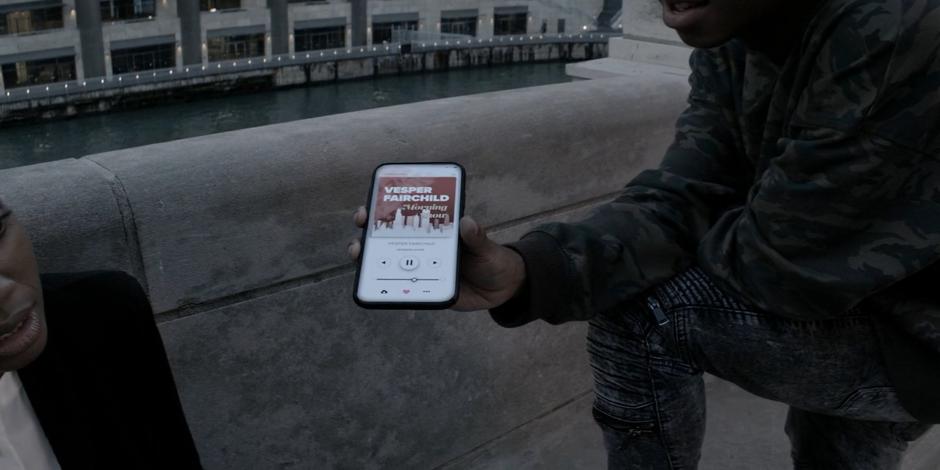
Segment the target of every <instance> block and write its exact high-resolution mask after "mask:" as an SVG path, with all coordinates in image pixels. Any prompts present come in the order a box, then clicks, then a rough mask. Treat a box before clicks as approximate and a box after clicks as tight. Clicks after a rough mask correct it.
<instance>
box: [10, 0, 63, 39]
mask: <svg viewBox="0 0 940 470" xmlns="http://www.w3.org/2000/svg"><path fill="white" fill-rule="evenodd" d="M61 27H62V7H61V6H56V7H48V8H36V9H33V10H22V11H8V12H6V13H0V34H19V33H31V32H34V31H43V30H46V29H58V28H61Z"/></svg>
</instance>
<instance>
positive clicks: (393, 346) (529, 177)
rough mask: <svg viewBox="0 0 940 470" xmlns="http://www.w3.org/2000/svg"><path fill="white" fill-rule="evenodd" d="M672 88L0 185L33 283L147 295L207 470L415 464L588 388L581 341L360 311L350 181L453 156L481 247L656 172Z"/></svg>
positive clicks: (543, 91) (494, 107)
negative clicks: (24, 240)
mask: <svg viewBox="0 0 940 470" xmlns="http://www.w3.org/2000/svg"><path fill="white" fill-rule="evenodd" d="M686 90H687V84H686V81H685V79H684V78H682V77H676V76H672V75H663V76H661V77H658V78H657V79H655V80H650V79H637V78H622V79H613V80H596V81H582V82H574V83H568V84H562V85H552V86H545V87H536V88H528V89H522V90H514V91H508V92H498V93H490V94H481V95H472V96H464V97H458V98H450V99H444V100H437V101H428V102H423V103H418V104H410V105H405V106H395V107H388V108H382V109H374V110H368V111H362V112H355V113H348V114H341V115H335V116H329V117H323V118H317V119H311V120H304V121H296V122H291V123H287V124H279V125H274V126H267V127H260V128H253V129H245V130H241V131H236V132H229V133H224V134H216V135H210V136H205V137H200V138H194V139H187V140H180V141H174V142H166V143H163V144H158V145H151V146H145V147H139V148H133V149H127V150H121V151H116V152H110V153H104V154H98V155H91V156H88V157H85V158H82V159H78V160H62V161H58V162H53V163H47V164H42V165H35V166H29V167H23V168H17V169H11V170H5V171H2V172H0V193H2V194H0V195H2V197H3V198H5V200H6V201H7V202H9V203H10V205H11V206H12V207H13V208H14V209H15V210H16V212H17V213H18V214H19V217H20V218H21V220H22V221H23V222H24V223H25V225H26V227H27V228H28V230H29V232H30V233H31V234H32V237H33V239H34V243H35V246H36V251H37V254H38V256H39V261H40V265H41V268H42V270H43V271H70V270H78V269H103V268H109V269H121V270H125V271H128V272H131V273H132V274H134V275H135V276H136V277H137V278H138V279H139V280H140V281H141V282H142V283H143V284H144V285H145V286H146V288H147V290H148V292H149V295H150V299H151V303H152V305H153V307H154V310H155V312H156V315H157V320H158V322H159V324H160V330H161V332H162V334H163V337H164V341H165V343H166V346H167V351H168V355H169V357H170V361H171V364H172V366H173V369H174V372H175V374H176V377H177V380H178V385H179V391H180V395H181V398H182V401H183V405H184V408H185V410H186V413H187V416H188V419H189V421H190V424H191V427H192V430H193V432H194V435H195V438H196V441H197V443H198V446H199V449H200V452H201V454H202V457H203V461H204V463H205V465H206V467H207V468H209V469H226V470H229V469H246V470H247V469H251V470H254V469H267V468H318V469H320V468H355V469H368V468H390V469H401V468H435V467H438V466H440V465H443V464H446V463H447V462H454V461H455V459H460V458H461V457H462V456H465V455H467V454H468V453H469V452H470V451H471V450H473V449H475V448H478V447H479V446H481V445H484V444H486V443H487V442H491V441H493V440H494V439H496V438H497V437H498V436H502V435H504V434H506V433H507V432H508V431H510V430H512V429H518V428H519V427H520V426H523V427H524V426H526V425H527V423H530V422H533V421H534V420H536V418H538V417H540V416H542V415H544V414H546V413H547V412H549V411H551V410H554V409H556V408H558V407H559V406H562V405H564V404H566V403H569V402H571V401H572V400H574V399H576V398H579V397H583V396H584V394H585V393H586V392H587V391H589V390H590V388H591V383H590V373H589V369H588V366H587V358H586V353H585V352H584V344H583V341H584V325H583V324H578V325H567V326H561V327H549V326H547V325H545V324H541V323H539V324H533V325H529V326H526V327H523V328H520V329H515V330H505V329H501V328H499V327H498V326H496V325H495V324H494V323H493V322H492V321H491V320H490V319H489V316H488V315H487V314H486V313H484V312H476V313H454V312H449V311H435V312H416V311H397V312H391V311H367V310H362V309H359V308H357V307H356V306H355V305H354V304H353V302H352V298H351V297H352V292H351V291H352V283H353V265H352V264H351V263H350V262H349V260H348V259H347V258H346V255H345V247H346V244H347V242H348V240H350V239H351V238H353V237H354V236H355V235H356V233H357V231H356V230H355V229H354V228H353V227H352V226H351V217H350V216H351V213H352V210H353V209H354V208H355V207H356V206H358V205H360V204H363V203H364V202H365V197H366V191H367V187H368V184H369V178H370V173H371V170H372V169H373V168H374V167H375V166H376V165H377V164H379V163H380V162H385V161H416V160H417V161H435V160H453V161H457V162H460V163H462V164H463V165H464V166H465V167H466V169H467V171H468V175H469V178H468V182H467V197H468V199H467V201H468V209H467V212H468V213H469V214H472V215H474V216H475V217H476V218H477V219H478V220H480V221H482V222H483V223H484V224H486V225H488V226H490V227H491V231H492V233H493V234H494V235H495V237H496V238H497V239H498V240H501V241H508V240H511V239H514V238H516V237H518V236H519V235H520V234H521V233H523V232H524V231H525V230H527V229H528V228H531V227H532V226H533V225H535V224H537V223H541V222H544V221H546V220H550V219H572V218H577V217H580V216H581V215H583V214H584V213H585V212H586V211H587V210H588V209H589V208H590V207H592V206H593V205H595V204H596V203H598V202H599V201H603V200H605V199H607V198H609V197H610V196H611V195H613V194H615V193H616V192H617V191H618V188H620V187H621V186H622V185H623V184H624V183H625V182H626V181H628V180H629V179H630V178H631V177H632V176H633V175H634V174H636V173H637V172H639V171H640V170H642V169H644V168H646V167H649V166H651V165H653V164H655V162H656V161H658V159H659V157H660V156H661V154H662V151H663V149H664V148H665V146H666V145H667V143H668V141H669V139H670V138H671V135H672V124H673V120H674V118H675V116H676V115H677V114H678V113H679V111H680V109H681V107H682V106H683V101H684V100H683V97H684V95H685V94H686Z"/></svg>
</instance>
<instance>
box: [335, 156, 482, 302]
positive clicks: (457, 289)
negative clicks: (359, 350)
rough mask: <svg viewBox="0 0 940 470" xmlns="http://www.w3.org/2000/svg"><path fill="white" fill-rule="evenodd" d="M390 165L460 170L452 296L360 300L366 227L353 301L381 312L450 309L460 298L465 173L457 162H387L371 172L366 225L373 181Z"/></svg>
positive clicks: (363, 229) (357, 261) (360, 238)
mask: <svg viewBox="0 0 940 470" xmlns="http://www.w3.org/2000/svg"><path fill="white" fill-rule="evenodd" d="M392 165H422V166H425V165H453V166H456V167H457V168H458V169H459V170H460V190H459V191H458V196H457V197H458V198H459V204H460V210H459V214H458V216H457V229H458V233H457V257H456V259H457V262H456V265H455V267H454V295H453V297H451V298H450V299H448V300H445V301H443V302H370V301H366V300H362V299H360V298H359V279H360V275H361V273H362V258H363V257H362V253H364V252H365V246H366V235H367V233H368V226H364V227H363V228H362V233H361V234H360V236H359V244H360V245H359V246H361V247H362V250H361V251H360V256H359V259H358V260H356V280H355V282H354V283H353V301H355V302H356V305H358V306H360V307H362V308H368V309H381V310H442V309H446V308H449V307H452V306H453V305H454V304H456V303H457V299H458V298H459V297H460V254H461V251H463V250H462V249H461V247H462V246H463V240H461V239H460V233H459V229H460V219H462V218H463V214H464V203H465V202H466V199H465V197H464V188H465V187H466V184H467V172H466V170H465V169H464V167H463V165H461V164H459V163H457V162H388V163H383V164H381V165H379V166H377V167H375V170H373V171H372V181H371V182H370V183H369V197H368V198H367V199H366V221H367V222H366V224H367V225H368V221H369V220H370V218H371V216H372V212H371V211H372V197H373V193H374V191H375V180H376V178H377V177H378V175H379V170H381V169H382V167H385V166H392Z"/></svg>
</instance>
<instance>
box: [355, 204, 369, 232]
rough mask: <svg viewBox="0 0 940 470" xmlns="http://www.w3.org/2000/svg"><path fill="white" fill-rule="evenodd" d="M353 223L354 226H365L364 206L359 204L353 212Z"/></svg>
mask: <svg viewBox="0 0 940 470" xmlns="http://www.w3.org/2000/svg"><path fill="white" fill-rule="evenodd" d="M353 223H355V224H356V227H365V225H366V208H365V207H364V206H359V208H358V209H356V212H355V213H354V214H353Z"/></svg>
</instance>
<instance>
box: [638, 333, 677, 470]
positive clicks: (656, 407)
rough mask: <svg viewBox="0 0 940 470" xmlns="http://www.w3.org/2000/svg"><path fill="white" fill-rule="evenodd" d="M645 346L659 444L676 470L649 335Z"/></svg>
mask: <svg viewBox="0 0 940 470" xmlns="http://www.w3.org/2000/svg"><path fill="white" fill-rule="evenodd" d="M643 344H644V345H645V346H646V376H647V377H649V384H650V395H651V396H652V398H653V413H654V416H655V419H656V429H657V430H658V434H659V442H660V444H662V446H663V450H664V451H665V454H666V462H667V463H668V464H669V468H670V469H674V468H675V465H673V463H672V455H671V452H670V450H669V444H668V443H667V442H666V433H665V432H664V430H663V416H662V412H661V409H660V405H659V398H658V396H657V392H656V380H655V379H654V378H653V362H652V357H651V356H652V354H651V353H650V342H649V335H647V336H646V337H645V338H643Z"/></svg>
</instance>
